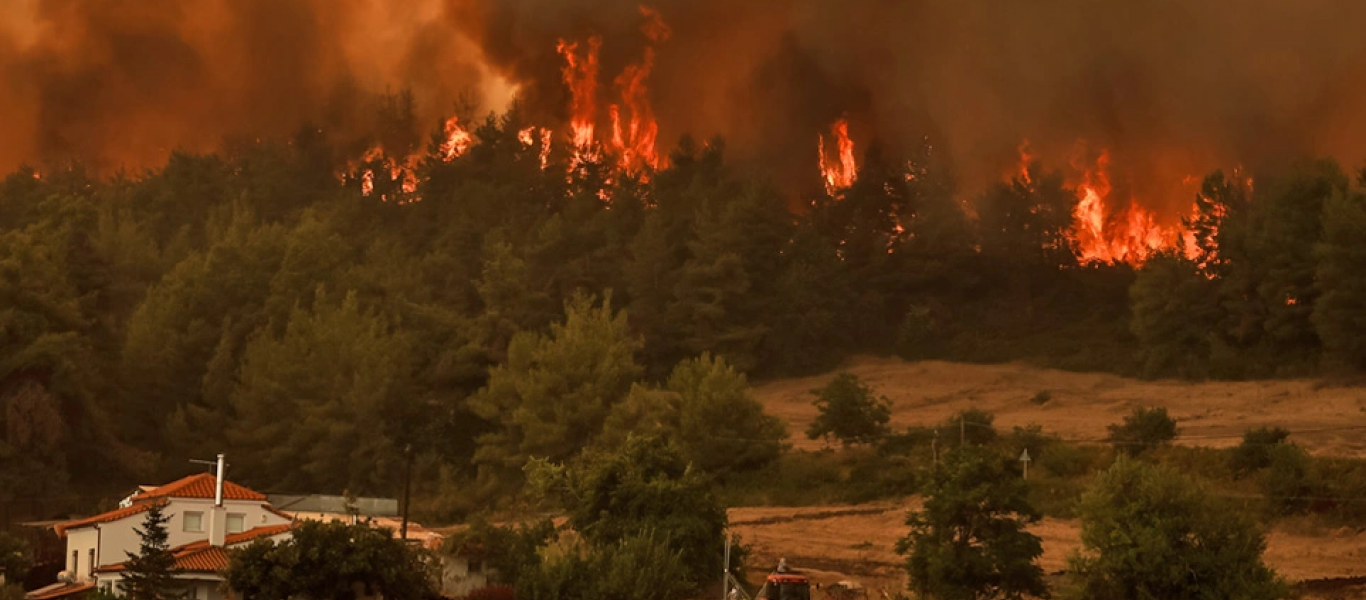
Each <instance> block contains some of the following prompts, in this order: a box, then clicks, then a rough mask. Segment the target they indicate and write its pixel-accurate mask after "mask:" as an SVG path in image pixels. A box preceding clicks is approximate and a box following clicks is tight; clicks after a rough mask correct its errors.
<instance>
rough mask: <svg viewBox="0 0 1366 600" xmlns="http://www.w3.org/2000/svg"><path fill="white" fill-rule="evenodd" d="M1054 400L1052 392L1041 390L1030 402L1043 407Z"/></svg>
mask: <svg viewBox="0 0 1366 600" xmlns="http://www.w3.org/2000/svg"><path fill="white" fill-rule="evenodd" d="M1052 399H1053V394H1052V393H1051V392H1049V391H1048V390H1039V393H1037V394H1034V396H1033V397H1032V398H1030V399H1029V402H1030V403H1031V404H1034V405H1036V406H1043V405H1045V404H1048V401H1049V400H1052Z"/></svg>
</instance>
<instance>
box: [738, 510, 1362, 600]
mask: <svg viewBox="0 0 1366 600" xmlns="http://www.w3.org/2000/svg"><path fill="white" fill-rule="evenodd" d="M915 506H916V504H915V502H914V501H910V502H905V503H892V502H884V503H874V504H865V505H857V506H853V505H842V506H819V507H803V508H780V507H756V508H734V509H731V510H730V520H731V529H732V531H734V532H736V533H739V534H740V536H741V537H742V538H743V540H744V542H745V543H746V544H750V545H751V547H752V550H753V555H752V556H751V557H750V560H749V565H750V571H751V573H752V574H755V575H762V574H763V573H766V572H767V571H768V570H769V569H770V568H771V567H772V566H773V565H774V564H776V563H777V562H778V558H779V557H784V558H787V561H788V563H789V564H791V565H793V566H795V567H798V568H801V569H806V570H811V571H813V578H814V580H816V581H819V582H821V583H833V582H835V581H839V580H842V579H853V580H856V581H859V582H861V583H863V584H864V585H865V586H867V588H868V589H870V590H876V589H878V588H884V589H886V590H887V591H888V592H895V591H897V590H902V589H905V586H906V577H905V574H904V572H902V570H901V565H902V560H903V559H902V557H900V556H898V555H897V554H896V553H895V551H894V549H895V546H896V540H897V538H900V537H902V536H904V535H905V534H906V526H905V518H906V511H907V510H908V509H911V508H914V507H915ZM1033 532H1034V534H1035V535H1038V536H1039V537H1040V538H1042V539H1043V549H1044V554H1043V557H1042V558H1041V559H1040V561H1039V562H1040V566H1042V567H1043V569H1044V571H1045V572H1047V573H1050V574H1056V573H1058V572H1060V571H1062V570H1063V568H1064V567H1065V566H1066V561H1067V556H1068V555H1070V554H1071V553H1072V552H1074V551H1076V549H1077V548H1078V546H1079V541H1078V534H1079V531H1078V526H1077V523H1076V521H1070V520H1066V521H1065V520H1059V519H1044V520H1043V521H1042V522H1041V523H1039V524H1038V525H1037V526H1035V527H1034V528H1033ZM1265 556H1266V561H1267V563H1268V564H1269V565H1271V567H1272V568H1274V569H1276V571H1277V572H1279V573H1280V574H1281V575H1282V576H1284V577H1286V578H1287V579H1289V580H1291V581H1296V582H1299V581H1305V580H1321V579H1341V578H1354V577H1366V532H1359V531H1347V530H1339V531H1322V532H1319V531H1307V532H1305V531H1290V530H1287V529H1285V528H1278V529H1275V530H1272V531H1271V532H1269V534H1268V536H1267V551H1266V555H1265ZM1327 597H1338V596H1327ZM1342 597H1349V598H1350V597H1354V596H1342Z"/></svg>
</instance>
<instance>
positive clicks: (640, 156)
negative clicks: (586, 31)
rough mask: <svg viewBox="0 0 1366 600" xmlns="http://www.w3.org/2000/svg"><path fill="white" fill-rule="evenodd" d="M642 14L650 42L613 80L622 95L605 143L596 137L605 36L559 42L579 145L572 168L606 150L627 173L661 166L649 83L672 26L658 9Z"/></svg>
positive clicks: (613, 107)
mask: <svg viewBox="0 0 1366 600" xmlns="http://www.w3.org/2000/svg"><path fill="white" fill-rule="evenodd" d="M640 14H641V16H642V17H644V18H645V23H644V24H643V25H642V26H641V33H643V34H644V35H645V39H646V40H647V41H648V42H649V44H647V45H646V46H645V50H644V55H643V56H642V57H641V59H640V62H638V63H633V64H630V65H627V66H626V68H625V69H623V70H622V72H621V73H620V74H619V75H617V77H616V79H614V80H613V84H614V85H615V88H616V92H617V94H618V96H619V97H620V100H619V101H618V102H613V103H611V104H609V105H608V106H607V118H608V123H609V125H610V128H611V135H610V137H608V138H607V139H606V140H605V142H603V143H602V146H601V147H600V146H599V145H598V140H597V139H596V137H595V136H596V131H597V124H598V117H599V113H598V104H597V93H598V71H599V63H598V54H599V51H600V50H601V48H602V38H601V37H598V36H592V37H589V38H588V41H587V44H586V47H583V48H580V43H579V42H568V41H565V40H563V39H561V40H559V43H558V44H556V46H555V50H556V52H558V53H559V54H560V56H563V57H564V62H565V64H564V67H563V69H561V71H560V74H561V77H562V79H563V80H564V84H565V87H567V88H569V95H570V105H569V115H570V118H569V127H570V136H569V137H570V142H571V144H572V145H573V147H574V157H573V160H572V161H571V162H570V170H571V171H572V170H573V169H574V168H576V167H577V166H578V165H580V164H583V163H587V162H596V161H597V160H598V159H600V158H601V157H602V156H601V155H602V153H603V152H604V151H605V152H606V153H607V154H609V155H611V156H612V157H613V164H614V165H615V166H616V167H618V168H620V169H621V170H623V171H625V172H627V173H631V174H645V173H647V172H648V170H652V169H655V168H658V166H659V155H658V154H657V152H656V150H655V140H656V138H657V137H658V136H659V124H658V122H657V121H656V120H655V115H654V109H653V108H652V107H651V105H650V98H649V88H648V86H646V83H645V82H646V80H648V79H649V77H650V72H651V71H653V70H654V64H655V49H654V44H657V43H660V42H663V41H665V40H667V39H668V38H669V35H670V31H669V27H668V26H667V25H665V24H664V19H663V18H661V17H660V15H659V12H658V11H655V10H654V9H650V8H646V7H644V6H642V7H640ZM543 152H544V148H543Z"/></svg>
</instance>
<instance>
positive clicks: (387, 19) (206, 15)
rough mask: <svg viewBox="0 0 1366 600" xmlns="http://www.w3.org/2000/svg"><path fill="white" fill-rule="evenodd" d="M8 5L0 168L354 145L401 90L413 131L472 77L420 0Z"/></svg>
mask: <svg viewBox="0 0 1366 600" xmlns="http://www.w3.org/2000/svg"><path fill="white" fill-rule="evenodd" d="M7 1H9V2H17V4H12V5H10V6H8V7H7V8H6V9H5V10H7V11H8V14H4V15H3V16H4V17H5V18H4V22H5V23H6V24H7V25H6V26H0V81H3V84H0V109H3V110H4V114H5V115H6V119H5V120H6V122H7V126H6V127H4V128H3V129H2V130H0V168H4V169H8V168H12V167H13V166H15V164H16V163H18V162H19V161H29V162H38V163H42V162H45V161H51V160H67V159H78V160H81V161H84V162H86V163H87V164H89V165H91V166H92V167H94V168H95V169H97V170H98V171H101V172H109V171H111V170H114V169H120V168H126V169H136V168H140V167H147V166H154V165H156V164H158V163H160V162H161V161H163V160H165V157H166V155H167V154H168V152H169V151H171V150H174V149H177V148H183V149H188V150H195V151H207V150H212V149H214V148H217V147H219V145H220V144H221V143H222V142H223V140H224V138H225V137H230V136H231V137H236V136H245V137H261V136H271V137H283V136H288V135H290V134H292V133H294V132H295V131H296V130H297V129H298V128H300V127H302V126H303V125H304V124H305V123H307V124H310V125H313V126H316V127H320V128H323V129H324V130H326V131H328V132H329V133H333V134H336V135H337V136H338V137H339V138H344V137H346V136H352V135H360V134H362V133H364V132H365V130H366V129H367V128H368V129H373V126H372V124H371V123H369V122H367V121H373V120H374V119H375V115H376V114H377V113H378V111H377V109H376V106H377V104H378V101H379V97H380V95H381V94H384V93H387V92H397V91H399V90H400V89H401V88H403V87H404V86H411V87H412V89H413V90H414V95H415V103H416V105H417V108H418V109H419V113H418V115H419V117H420V120H421V121H422V123H421V125H422V127H423V129H424V130H425V129H427V128H434V127H435V123H436V121H437V119H439V118H440V116H441V114H442V113H450V112H451V111H452V110H453V101H454V100H455V98H456V97H457V96H458V94H459V92H461V91H462V90H466V89H475V90H477V89H478V86H479V85H480V83H481V77H480V75H481V73H480V70H479V64H480V63H479V60H478V54H479V53H478V51H477V49H475V48H473V47H471V46H470V45H469V43H468V42H467V41H465V40H463V39H462V38H461V37H460V36H459V35H458V33H457V32H456V31H455V30H454V29H453V28H452V27H450V26H449V25H448V24H447V23H446V22H445V21H444V20H443V19H441V18H440V16H441V7H440V5H439V4H438V3H437V2H435V0H433V1H427V2H402V3H398V2H387V1H385V2H380V1H375V0H140V1H138V2H109V1H107V0H7Z"/></svg>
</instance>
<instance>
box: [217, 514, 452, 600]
mask: <svg viewBox="0 0 1366 600" xmlns="http://www.w3.org/2000/svg"><path fill="white" fill-rule="evenodd" d="M430 568H431V567H430V563H429V562H428V561H427V560H425V557H424V555H423V553H422V551H421V550H418V549H415V548H412V547H410V546H409V545H408V544H407V543H405V542H404V541H403V540H400V539H398V538H395V537H394V535H393V532H392V531H390V530H388V529H375V528H373V527H370V526H368V525H350V524H346V523H342V522H336V521H334V522H329V523H323V522H319V521H304V522H302V523H300V524H299V526H298V527H297V528H295V529H294V532H293V534H292V535H291V536H290V539H288V540H285V541H282V542H279V543H275V542H272V541H270V540H264V539H263V540H258V541H256V542H253V543H252V544H251V545H250V546H247V547H246V548H243V549H241V550H235V551H233V552H232V557H231V560H230V562H229V563H228V569H227V571H226V572H225V573H224V579H225V580H226V581H227V584H228V587H230V588H232V589H233V591H235V592H237V593H238V594H240V595H241V598H242V600H277V599H280V598H317V599H322V598H328V599H333V600H355V599H356V598H360V597H364V596H376V595H378V596H383V597H384V598H388V599H391V600H423V599H425V598H430V597H432V596H433V595H435V593H436V589H435V579H436V578H435V576H434V574H433V573H432V572H431V571H430Z"/></svg>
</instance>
